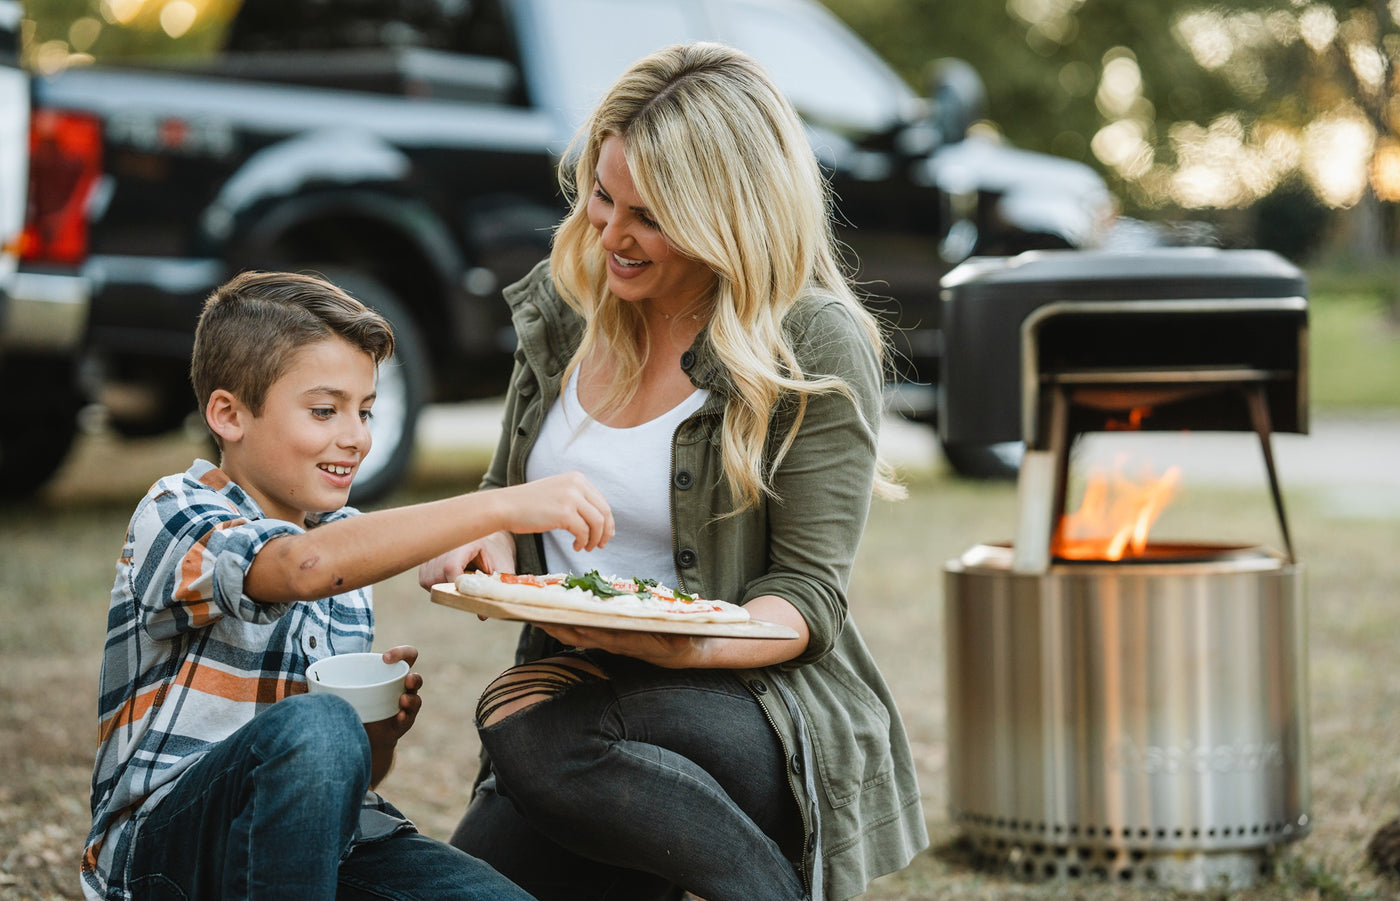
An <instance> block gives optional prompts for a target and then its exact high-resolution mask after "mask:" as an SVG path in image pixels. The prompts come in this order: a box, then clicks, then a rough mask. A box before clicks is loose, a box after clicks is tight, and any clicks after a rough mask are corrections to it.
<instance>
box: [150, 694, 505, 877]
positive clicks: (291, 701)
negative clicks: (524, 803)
mask: <svg viewBox="0 0 1400 901" xmlns="http://www.w3.org/2000/svg"><path fill="white" fill-rule="evenodd" d="M369 774H370V753H369V741H368V738H367V737H366V735H365V731H364V728H363V727H362V726H361V725H360V721H359V718H358V717H357V716H356V715H355V711H354V710H353V709H352V708H351V707H350V705H349V704H348V703H346V702H345V701H343V700H342V699H340V698H336V697H333V696H330V695H297V696H294V697H291V698H287V699H285V700H282V701H279V702H278V703H276V704H274V705H272V706H271V707H269V708H268V709H267V710H265V711H263V712H262V713H261V714H259V715H258V716H257V717H256V718H254V720H253V721H252V722H250V723H248V724H247V725H245V726H244V727H243V728H241V729H239V730H238V731H237V732H235V733H233V735H231V736H229V737H228V738H227V739H225V740H224V741H222V742H220V743H219V744H218V745H217V746H215V747H214V748H213V749H211V750H210V751H209V752H208V753H207V754H205V755H204V756H203V757H202V758H201V759H200V760H199V761H198V762H197V763H195V764H194V765H193V766H191V767H190V769H189V771H188V772H186V773H184V774H183V775H181V777H180V779H179V780H178V781H177V782H176V784H175V787H174V788H173V789H172V791H171V793H170V794H169V795H167V796H166V797H165V798H164V799H162V800H161V802H160V803H159V804H158V805H157V806H156V808H155V810H153V811H151V812H150V813H149V814H146V815H144V816H143V817H142V820H143V821H142V823H141V824H140V825H139V827H138V829H137V832H136V838H135V839H134V841H133V844H132V850H131V856H130V866H129V868H128V879H127V885H128V887H129V888H130V889H131V891H132V893H133V895H134V896H135V897H137V898H170V899H189V898H218V899H241V898H250V899H266V898H287V899H293V898H295V899H330V898H337V897H339V898H404V899H408V898H422V899H428V898H466V899H472V901H528V899H529V897H530V896H529V895H527V894H525V893H524V892H523V891H522V890H520V889H519V888H517V887H516V886H515V885H514V884H513V883H511V882H510V881H508V880H507V879H506V878H505V877H503V876H501V875H500V874H499V873H497V872H496V871H495V870H493V869H491V868H490V867H489V866H487V865H486V864H484V863H482V862H481V861H479V860H476V859H475V858H473V857H470V856H468V855H466V854H464V853H462V852H461V851H458V850H457V849H456V848H453V847H451V846H450V845H447V844H444V843H442V842H438V841H434V840H433V839H430V838H428V837H427V836H423V835H420V834H418V833H416V832H411V831H403V832H398V833H395V834H391V835H388V836H385V837H383V838H379V839H374V840H370V841H362V842H357V841H354V839H355V835H356V826H357V824H358V822H359V818H360V802H361V801H362V800H363V798H364V796H365V792H366V791H367V790H368V788H369ZM352 843H353V844H352ZM347 851H348V853H349V856H348V857H347V856H346V853H347Z"/></svg>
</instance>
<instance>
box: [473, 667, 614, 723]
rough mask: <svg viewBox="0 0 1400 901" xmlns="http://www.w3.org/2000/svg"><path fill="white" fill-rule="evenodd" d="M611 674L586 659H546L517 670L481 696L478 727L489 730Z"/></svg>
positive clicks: (505, 675)
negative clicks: (580, 685)
mask: <svg viewBox="0 0 1400 901" xmlns="http://www.w3.org/2000/svg"><path fill="white" fill-rule="evenodd" d="M606 678H607V674H606V673H604V672H603V671H602V670H601V669H599V668H598V667H597V666H595V665H594V664H593V663H591V662H589V661H588V660H585V659H584V658H582V657H574V656H561V657H546V658H544V659H542V660H536V661H534V662H532V663H523V664H520V665H519V666H513V667H511V668H510V669H508V670H506V671H505V672H504V673H502V674H501V675H499V676H497V677H496V679H495V681H493V682H492V683H491V684H490V685H488V686H487V687H486V690H485V691H484V692H482V693H481V698H480V700H479V701H477V706H476V725H477V727H478V728H481V729H485V728H489V727H491V726H494V725H496V724H497V723H500V722H501V721H502V720H505V719H508V718H509V717H511V716H514V715H515V714H517V713H519V712H521V711H522V710H526V709H528V708H530V707H534V706H535V705H536V704H540V703H543V702H544V701H548V700H550V699H551V698H554V697H558V696H559V695H561V694H563V693H564V692H565V691H568V690H569V689H570V688H572V687H574V686H575V685H579V684H581V683H583V682H588V681H594V680H597V679H606Z"/></svg>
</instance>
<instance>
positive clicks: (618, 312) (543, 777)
mask: <svg viewBox="0 0 1400 901" xmlns="http://www.w3.org/2000/svg"><path fill="white" fill-rule="evenodd" d="M566 159H572V160H573V164H572V171H570V168H569V164H568V163H566V164H565V165H564V166H562V167H561V182H562V183H563V184H564V187H565V190H566V191H567V192H568V194H569V196H570V197H571V199H572V200H573V206H572V211H571V212H570V214H569V215H568V217H567V218H566V219H565V220H564V222H563V223H562V224H561V226H560V228H559V229H558V232H557V234H556V236H555V243H554V247H553V251H552V254H551V257H550V260H549V261H547V262H546V263H542V264H541V265H540V266H539V267H537V268H536V269H535V271H534V272H533V273H532V274H531V275H529V276H528V277H527V278H526V279H524V280H523V281H522V282H520V283H518V284H516V285H513V286H512V287H511V288H509V289H508V290H507V292H506V296H507V300H508V301H509V302H510V304H511V307H512V310H513V316H514V321H515V325H516V329H517V332H518V335H519V341H520V347H519V350H518V352H517V354H516V367H515V373H514V376H513V380H512V385H511V389H510V393H509V395H508V398H507V402H506V412H505V422H504V426H503V431H502V439H501V444H500V446H499V447H498V448H497V451H496V456H495V458H494V460H493V462H492V465H491V468H490V471H489V472H488V474H487V476H486V478H485V480H484V484H485V485H487V486H498V485H506V484H515V483H518V482H520V481H523V480H525V479H534V478H539V477H540V476H542V475H545V474H547V473H551V472H554V471H556V470H561V469H567V470H573V469H578V470H581V471H583V472H585V473H587V475H588V476H589V478H590V479H591V480H592V481H593V482H594V483H595V484H596V485H597V486H598V487H599V488H600V489H601V490H602V491H603V493H604V495H605V496H606V497H607V499H608V501H609V503H610V505H611V506H612V509H613V512H614V517H615V520H616V523H617V531H616V535H615V537H614V538H613V540H612V541H611V542H610V543H609V544H608V545H607V547H606V548H604V549H600V550H598V551H595V552H591V553H584V552H579V551H576V550H575V549H574V548H573V547H572V546H571V545H570V544H569V543H568V539H567V537H566V536H564V537H556V535H554V534H551V535H548V536H545V537H544V538H543V539H542V540H537V539H536V538H534V537H533V536H529V535H520V536H513V535H509V534H504V533H501V534H497V535H493V536H490V537H488V538H486V539H483V540H482V541H479V542H476V543H474V544H472V545H468V546H466V547H464V548H460V549H458V550H457V551H456V552H454V553H452V554H449V555H446V556H445V557H443V558H439V559H438V560H436V561H433V562H432V563H430V564H427V565H426V566H424V567H423V568H422V569H421V570H420V573H419V576H420V581H421V582H423V584H424V585H425V586H426V585H431V584H434V583H436V582H439V581H444V580H449V579H451V578H453V577H455V575H456V574H458V573H460V572H462V571H463V570H464V569H465V568H467V567H478V568H481V569H483V570H487V571H519V572H548V571H564V570H572V571H574V572H585V571H588V570H592V569H597V570H599V571H601V572H604V573H617V574H623V575H632V574H637V575H643V576H650V577H654V578H659V579H661V580H662V581H663V582H668V583H669V584H672V585H678V586H679V587H681V588H683V589H684V590H686V591H689V592H692V593H699V594H701V595H703V596H705V597H713V598H723V599H726V600H731V601H735V602H738V603H743V604H744V605H745V606H746V607H747V609H748V610H749V612H750V613H751V615H752V616H753V617H754V618H756V619H762V620H768V621H771V622H778V623H785V624H787V625H789V626H791V627H792V628H793V629H794V630H795V631H796V632H797V634H798V637H797V638H795V639H791V640H785V641H784V640H761V641H760V640H739V639H723V638H685V637H677V636H666V635H656V634H649V633H642V632H621V631H608V630H597V629H591V630H590V629H581V628H569V627H562V626H541V627H534V626H529V627H526V629H525V630H524V632H523V634H522V638H521V642H520V646H519V648H518V654H517V665H516V666H515V667H514V668H512V669H510V670H508V671H507V672H505V673H504V674H503V675H502V676H501V677H499V678H498V679H497V680H496V681H495V682H494V683H492V685H491V686H490V687H489V688H488V689H487V690H486V692H485V693H484V694H483V696H482V698H481V702H480V705H479V706H478V708H477V713H476V715H477V725H478V728H479V730H480V734H481V740H482V745H483V750H484V756H485V759H486V761H487V763H486V766H485V768H484V769H483V776H484V778H483V779H482V781H481V782H480V783H479V784H478V786H477V790H476V792H475V794H474V797H473V800H472V802H471V804H470V806H469V807H468V809H467V812H466V814H465V816H464V817H463V819H462V821H461V823H460V824H459V826H458V828H457V830H456V833H455V834H454V836H453V838H452V841H453V844H455V845H457V846H458V847H460V848H463V849H465V850H467V851H468V852H470V853H472V854H474V855H476V856H478V857H481V858H482V859H485V860H487V861H488V862H490V863H491V864H492V865H493V866H495V867H497V868H498V869H500V870H501V871H502V872H504V873H505V874H506V875H507V876H509V877H511V878H512V879H514V880H515V881H517V882H518V883H520V884H521V885H522V886H523V887H524V888H526V889H527V890H528V891H530V892H532V893H533V894H535V895H536V896H537V897H539V898H542V899H553V898H559V899H563V898H569V899H577V898H666V897H674V896H675V894H676V893H677V892H678V891H679V890H680V889H685V890H688V891H691V892H694V893H695V894H697V895H700V896H703V897H704V898H706V899H709V901H725V899H731V901H754V899H765V901H769V899H774V901H776V899H799V898H806V897H811V898H847V897H850V896H852V895H856V894H859V893H860V892H862V891H863V890H864V888H865V886H866V884H867V882H868V881H869V880H870V879H873V878H874V877H876V876H878V875H880V874H882V873H886V872H889V871H892V870H894V869H897V868H899V867H902V866H904V865H905V864H906V863H907V862H908V861H909V860H910V858H911V857H912V856H913V854H914V853H916V852H917V851H918V850H919V849H920V848H922V847H923V846H924V845H925V844H926V841H927V837H926V834H925V827H924V822H923V815H922V812H921V809H920V806H919V792H918V787H917V785H916V783H915V778H914V770H913V764H912V761H911V759H910V754H909V747H908V742H907V740H906V738H905V735H904V730H903V726H902V724H901V722H900V718H899V715H898V713H897V712H896V710H895V707H894V703H893V701H892V699H891V697H890V694H889V691H888V689H887V688H886V686H885V684H884V682H883V680H882V679H881V677H880V675H879V673H878V671H877V670H876V667H875V665H874V662H873V661H872V660H871V658H870V656H869V654H868V652H867V651H866V649H865V646H864V644H863V642H862V640H861V638H860V635H859V634H858V633H857V631H856V629H855V625H854V623H852V622H851V621H850V620H849V619H848V611H847V604H846V583H847V580H848V577H849V575H850V570H851V564H852V560H853V558H854V555H855V551H856V546H857V544H858V542H859V539H860V535H861V532H862V530H863V528H864V524H865V519H866V515H867V513H868V510H869V504H870V499H871V496H872V493H876V492H878V493H883V494H887V495H891V496H893V495H897V494H899V489H898V487H897V486H895V485H894V484H893V483H891V482H890V481H889V480H888V479H887V478H886V477H885V476H884V474H883V466H882V465H881V464H880V463H879V461H878V458H877V454H876V438H877V430H878V427H879V422H880V413H881V367H882V355H883V344H882V340H881V336H880V332H879V329H878V328H877V326H876V324H875V322H874V320H873V319H872V318H871V316H870V315H869V313H868V312H867V311H866V310H865V309H864V308H863V307H862V305H861V304H860V302H859V301H858V300H857V298H856V297H855V296H854V294H853V293H852V291H851V289H850V287H849V286H848V284H847V282H846V279H845V276H844V275H843V272H842V269H841V267H840V265H839V263H838V260H837V258H836V253H835V250H834V241H833V238H832V233H831V226H830V211H829V199H828V194H827V190H826V186H825V183H824V181H823V179H822V176H821V173H820V170H819V168H818V166H817V164H816V161H815V159H814V157H813V154H812V152H811V149H810V145H809V144H808V142H807V138H806V134H805V132H804V130H803V127H802V125H801V123H800V121H799V120H798V118H797V117H796V115H795V114H794V112H793V110H792V109H791V107H790V106H789V105H788V104H787V102H786V101H785V100H784V99H783V98H782V96H781V95H780V94H779V92H778V91H777V89H776V88H775V87H774V85H773V84H772V82H771V81H770V79H769V77H768V76H767V74H766V73H765V72H764V71H763V70H762V69H761V68H760V67H759V66H758V65H757V64H756V63H755V62H754V61H753V60H751V59H750V58H748V57H747V56H745V55H743V54H741V53H739V52H737V51H735V50H732V49H730V48H727V47H722V46H720V45H715V44H694V45H686V46H677V47H671V48H668V49H666V50H663V51H660V52H658V53H656V54H654V55H652V56H649V57H647V58H645V59H643V60H641V61H639V62H638V63H636V64H635V65H634V66H633V67H632V68H631V69H630V70H629V71H628V72H627V73H626V74H624V75H623V77H622V78H621V79H620V80H619V81H618V82H617V84H616V85H614V87H613V88H612V89H611V91H609V93H608V94H607V96H606V97H605V98H604V100H603V101H602V103H601V104H600V106H599V107H598V109H597V110H596V111H595V112H594V114H593V116H592V118H591V119H590V121H589V122H588V123H587V125H586V126H585V127H584V128H583V129H582V130H581V131H580V134H579V136H578V138H577V139H576V140H575V146H574V148H573V153H571V154H570V155H569V157H566Z"/></svg>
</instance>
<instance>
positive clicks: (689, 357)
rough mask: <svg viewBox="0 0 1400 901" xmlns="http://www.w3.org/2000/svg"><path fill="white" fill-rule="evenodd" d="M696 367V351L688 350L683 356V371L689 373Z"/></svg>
mask: <svg viewBox="0 0 1400 901" xmlns="http://www.w3.org/2000/svg"><path fill="white" fill-rule="evenodd" d="M694 366H695V351H693V350H688V351H686V352H685V353H683V354H681V369H683V370H685V371H686V372H689V371H690V370H691V369H692V368H693V367H694Z"/></svg>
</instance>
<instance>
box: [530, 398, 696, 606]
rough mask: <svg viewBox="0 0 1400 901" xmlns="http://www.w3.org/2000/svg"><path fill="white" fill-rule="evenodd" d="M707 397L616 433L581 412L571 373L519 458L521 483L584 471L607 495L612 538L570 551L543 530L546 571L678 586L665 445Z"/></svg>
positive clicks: (570, 542)
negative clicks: (523, 457)
mask: <svg viewBox="0 0 1400 901" xmlns="http://www.w3.org/2000/svg"><path fill="white" fill-rule="evenodd" d="M709 394H710V392H709V391H706V390H704V389H701V388H697V389H696V390H695V391H692V392H691V393H690V395H689V396H688V397H686V398H685V400H683V401H681V402H680V403H679V404H677V405H676V406H674V407H672V408H671V409H670V410H667V411H666V412H665V413H662V414H661V415H660V416H658V417H656V418H655V419H653V420H651V421H649V422H644V423H642V424H641V425H637V426H633V427H631V428H626V429H616V428H612V427H611V426H606V425H603V424H602V423H600V422H598V421H597V420H595V419H593V418H592V417H591V416H589V415H588V413H587V412H585V411H584V409H583V405H582V404H580V403H579V400H578V373H577V372H575V373H574V375H572V376H570V378H569V381H568V383H567V384H566V385H565V386H564V390H563V391H562V392H561V393H560V396H559V399H558V400H556V401H555V402H554V405H553V406H551V407H550V409H549V413H548V414H547V415H546V416H545V420H544V426H543V427H542V428H541V429H540V437H539V439H538V440H537V441H536V442H535V446H534V448H532V449H531V451H530V456H529V459H527V460H526V461H525V478H527V479H529V480H531V481H534V480H535V479H541V478H545V477H546V476H552V475H557V474H558V473H561V472H572V471H574V470H577V471H579V472H581V473H583V474H584V475H585V476H587V477H588V479H589V480H590V481H592V482H593V484H594V485H596V486H597V487H598V490H599V491H601V492H602V493H603V496H604V497H605V498H607V500H608V504H609V505H610V506H611V507H612V512H613V520H614V521H615V523H616V525H617V533H616V535H615V536H614V537H613V539H612V540H611V541H609V542H608V545H607V547H603V548H599V549H597V550H594V551H575V550H574V539H573V536H572V535H570V534H569V533H568V532H565V531H563V530H562V529H560V530H556V531H553V532H546V533H545V534H544V535H543V536H542V537H543V539H544V560H545V567H546V568H547V569H548V570H549V571H550V572H563V571H566V570H567V571H569V572H574V573H584V572H587V571H589V570H591V569H596V570H598V572H599V573H601V574H602V575H604V576H623V577H626V576H644V577H646V578H651V579H659V580H661V582H663V583H664V584H667V585H675V584H676V583H677V581H678V577H677V573H676V561H675V557H674V554H673V550H672V541H671V444H672V441H673V440H674V438H675V433H676V428H677V426H679V425H680V424H681V422H682V421H684V420H685V418H686V417H687V416H689V415H690V414H691V413H694V412H695V411H696V410H698V409H699V408H700V405H701V404H703V403H704V402H705V399H706V398H707V397H709Z"/></svg>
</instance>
